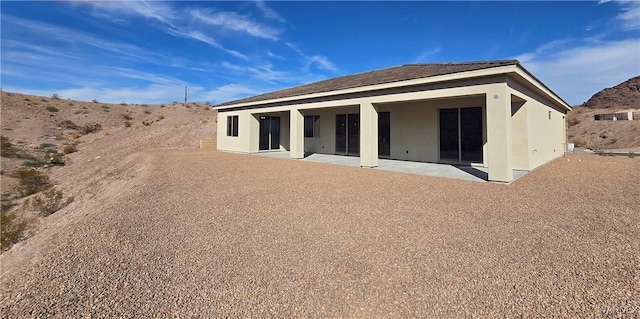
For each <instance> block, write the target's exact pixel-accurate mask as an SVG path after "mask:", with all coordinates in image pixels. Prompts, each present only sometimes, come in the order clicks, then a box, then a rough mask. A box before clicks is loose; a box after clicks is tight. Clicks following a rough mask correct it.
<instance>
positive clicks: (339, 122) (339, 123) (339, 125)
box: [336, 114, 347, 154]
mask: <svg viewBox="0 0 640 319" xmlns="http://www.w3.org/2000/svg"><path fill="white" fill-rule="evenodd" d="M346 153H347V115H346V114H338V115H336V154H346Z"/></svg>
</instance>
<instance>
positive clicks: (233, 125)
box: [227, 115, 238, 136]
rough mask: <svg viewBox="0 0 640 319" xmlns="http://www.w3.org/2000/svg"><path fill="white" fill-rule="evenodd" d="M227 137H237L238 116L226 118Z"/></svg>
mask: <svg viewBox="0 0 640 319" xmlns="http://www.w3.org/2000/svg"><path fill="white" fill-rule="evenodd" d="M227 136H238V116H237V115H232V116H227Z"/></svg>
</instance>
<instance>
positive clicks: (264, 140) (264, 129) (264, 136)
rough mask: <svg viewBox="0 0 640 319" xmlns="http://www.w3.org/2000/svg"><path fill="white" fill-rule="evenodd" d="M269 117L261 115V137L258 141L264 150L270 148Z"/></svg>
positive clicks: (260, 147) (259, 146)
mask: <svg viewBox="0 0 640 319" xmlns="http://www.w3.org/2000/svg"><path fill="white" fill-rule="evenodd" d="M269 124H270V121H269V118H268V117H266V116H261V117H260V139H259V142H258V148H259V149H260V150H261V151H263V150H268V149H269Z"/></svg>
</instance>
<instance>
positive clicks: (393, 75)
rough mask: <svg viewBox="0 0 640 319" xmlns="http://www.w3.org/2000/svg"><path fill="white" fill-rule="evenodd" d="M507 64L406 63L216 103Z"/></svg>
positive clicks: (329, 89) (234, 102)
mask: <svg viewBox="0 0 640 319" xmlns="http://www.w3.org/2000/svg"><path fill="white" fill-rule="evenodd" d="M507 65H520V62H519V61H518V60H497V61H479V62H455V63H429V64H405V65H401V66H395V67H390V68H386V69H381V70H375V71H369V72H364V73H358V74H352V75H346V76H341V77H337V78H332V79H328V80H323V81H319V82H314V83H309V84H305V85H301V86H296V87H292V88H288V89H284V90H280V91H275V92H270V93H265V94H261V95H256V96H252V97H248V98H244V99H240V100H235V101H230V102H225V103H222V104H218V105H216V106H226V105H233V104H240V103H251V102H259V101H266V100H272V99H279V98H287V97H294V96H300V95H307V94H315V93H323V92H330V91H335V90H343V89H351V88H357V87H363V86H369V85H376V84H384V83H391V82H399V81H406V80H414V79H420V78H428V77H432V76H438V75H445V74H452V73H459V72H466V71H475V70H481V69H488V68H494V67H500V66H507Z"/></svg>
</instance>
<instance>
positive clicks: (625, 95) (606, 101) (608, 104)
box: [582, 76, 640, 109]
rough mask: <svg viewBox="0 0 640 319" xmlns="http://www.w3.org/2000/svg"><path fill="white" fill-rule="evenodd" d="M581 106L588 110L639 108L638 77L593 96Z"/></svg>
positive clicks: (639, 88) (639, 85)
mask: <svg viewBox="0 0 640 319" xmlns="http://www.w3.org/2000/svg"><path fill="white" fill-rule="evenodd" d="M582 106H584V107H587V108H590V109H621V108H640V76H636V77H634V78H631V79H629V80H627V81H624V82H622V83H620V84H618V85H616V86H614V87H612V88H606V89H604V90H602V91H600V92H598V93H596V94H594V95H593V96H592V97H591V98H590V99H589V100H588V101H587V102H585V103H584V104H583V105H582Z"/></svg>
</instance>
